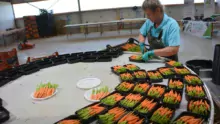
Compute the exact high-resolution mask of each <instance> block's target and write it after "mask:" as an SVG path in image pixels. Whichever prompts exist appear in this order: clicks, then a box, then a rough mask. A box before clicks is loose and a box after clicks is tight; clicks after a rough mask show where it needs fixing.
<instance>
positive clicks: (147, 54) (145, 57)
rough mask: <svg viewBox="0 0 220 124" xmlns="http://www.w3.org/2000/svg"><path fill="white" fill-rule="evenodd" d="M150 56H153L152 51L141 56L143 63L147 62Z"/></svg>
mask: <svg viewBox="0 0 220 124" xmlns="http://www.w3.org/2000/svg"><path fill="white" fill-rule="evenodd" d="M150 56H154V51H153V50H152V51H148V52H146V53H144V55H143V56H142V59H143V60H144V61H148V60H149V57H150Z"/></svg>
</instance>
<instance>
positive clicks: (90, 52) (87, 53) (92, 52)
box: [83, 51, 97, 56]
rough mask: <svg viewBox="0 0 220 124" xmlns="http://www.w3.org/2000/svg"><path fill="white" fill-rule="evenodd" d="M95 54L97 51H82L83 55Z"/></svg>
mask: <svg viewBox="0 0 220 124" xmlns="http://www.w3.org/2000/svg"><path fill="white" fill-rule="evenodd" d="M96 54H97V51H87V52H84V53H83V56H93V55H96Z"/></svg>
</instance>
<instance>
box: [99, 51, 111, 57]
mask: <svg viewBox="0 0 220 124" xmlns="http://www.w3.org/2000/svg"><path fill="white" fill-rule="evenodd" d="M108 53H109V51H98V52H97V53H96V55H98V56H106V55H107V54H108Z"/></svg>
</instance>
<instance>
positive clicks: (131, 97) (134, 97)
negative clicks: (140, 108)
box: [120, 93, 143, 107]
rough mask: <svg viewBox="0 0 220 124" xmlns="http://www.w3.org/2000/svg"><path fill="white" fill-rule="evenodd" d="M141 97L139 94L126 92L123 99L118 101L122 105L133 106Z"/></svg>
mask: <svg viewBox="0 0 220 124" xmlns="http://www.w3.org/2000/svg"><path fill="white" fill-rule="evenodd" d="M142 98H143V96H141V95H140V94H132V93H130V94H128V95H127V96H126V97H125V99H123V100H121V101H120V104H121V105H123V106H124V107H134V106H135V105H136V104H137V103H138V102H140V100H141V99H142Z"/></svg>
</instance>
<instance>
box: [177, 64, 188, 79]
mask: <svg viewBox="0 0 220 124" xmlns="http://www.w3.org/2000/svg"><path fill="white" fill-rule="evenodd" d="M176 68H179V69H180V68H185V67H184V66H181V67H176ZM185 69H187V68H185ZM187 70H188V71H189V69H187ZM174 72H175V74H176V76H177V77H181V78H183V77H184V76H185V75H188V74H178V73H177V72H176V71H175V70H174ZM189 72H190V71H189ZM189 74H191V72H190V73H189Z"/></svg>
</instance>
